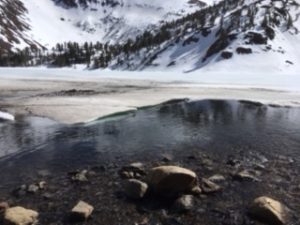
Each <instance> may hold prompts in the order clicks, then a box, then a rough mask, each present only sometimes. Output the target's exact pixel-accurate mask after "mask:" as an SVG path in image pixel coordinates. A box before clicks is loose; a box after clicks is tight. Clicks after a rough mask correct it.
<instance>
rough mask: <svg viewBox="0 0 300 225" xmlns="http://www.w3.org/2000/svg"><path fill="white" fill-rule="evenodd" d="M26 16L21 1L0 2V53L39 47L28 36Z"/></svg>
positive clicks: (28, 28) (6, 0)
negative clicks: (27, 47)
mask: <svg viewBox="0 0 300 225" xmlns="http://www.w3.org/2000/svg"><path fill="white" fill-rule="evenodd" d="M26 14H27V9H26V7H25V6H24V4H23V3H22V2H21V1H19V0H1V2H0V53H4V52H6V50H9V49H12V50H14V49H16V48H20V49H22V48H24V47H26V46H31V47H35V46H39V44H38V43H37V42H35V41H34V40H33V39H32V38H31V37H30V36H29V33H28V32H29V30H30V25H29V23H27V22H26ZM39 47H40V46H39Z"/></svg>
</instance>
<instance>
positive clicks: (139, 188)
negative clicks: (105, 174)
mask: <svg viewBox="0 0 300 225" xmlns="http://www.w3.org/2000/svg"><path fill="white" fill-rule="evenodd" d="M147 190H148V185H147V184H146V183H144V182H142V181H139V180H136V179H130V180H127V181H125V182H124V191H125V193H126V195H127V196H128V197H129V198H133V199H141V198H143V197H144V196H145V194H146V192H147Z"/></svg>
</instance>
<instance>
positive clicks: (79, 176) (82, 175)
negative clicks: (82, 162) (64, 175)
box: [71, 170, 88, 182]
mask: <svg viewBox="0 0 300 225" xmlns="http://www.w3.org/2000/svg"><path fill="white" fill-rule="evenodd" d="M87 173H88V171H87V170H82V171H80V172H76V173H75V174H74V175H73V176H72V177H71V179H72V181H76V182H87V181H88V178H87Z"/></svg>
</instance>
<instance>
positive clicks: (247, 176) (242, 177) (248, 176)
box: [233, 170, 259, 181]
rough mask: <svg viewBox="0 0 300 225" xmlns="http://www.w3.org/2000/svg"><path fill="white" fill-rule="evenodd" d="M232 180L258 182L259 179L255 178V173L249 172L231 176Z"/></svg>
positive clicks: (244, 171)
mask: <svg viewBox="0 0 300 225" xmlns="http://www.w3.org/2000/svg"><path fill="white" fill-rule="evenodd" d="M233 178H234V179H235V180H238V181H259V179H258V178H256V177H255V172H254V171H249V170H243V171H241V172H238V173H236V174H234V175H233Z"/></svg>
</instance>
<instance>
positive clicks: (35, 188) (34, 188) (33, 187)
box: [27, 184, 40, 194]
mask: <svg viewBox="0 0 300 225" xmlns="http://www.w3.org/2000/svg"><path fill="white" fill-rule="evenodd" d="M39 189H40V188H39V186H37V185H35V184H31V185H29V186H28V188H27V192H29V193H32V194H34V193H36V192H38V190H39Z"/></svg>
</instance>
